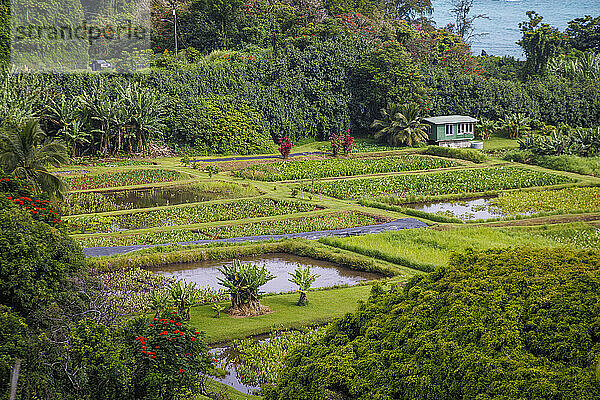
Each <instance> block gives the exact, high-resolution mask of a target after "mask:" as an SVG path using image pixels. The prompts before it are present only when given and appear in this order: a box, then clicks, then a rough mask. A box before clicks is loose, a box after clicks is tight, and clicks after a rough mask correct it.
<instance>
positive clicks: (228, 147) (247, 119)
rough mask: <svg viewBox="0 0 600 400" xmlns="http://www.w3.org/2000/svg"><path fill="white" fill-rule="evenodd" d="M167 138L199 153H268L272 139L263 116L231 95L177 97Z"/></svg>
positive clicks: (169, 121) (169, 122)
mask: <svg viewBox="0 0 600 400" xmlns="http://www.w3.org/2000/svg"><path fill="white" fill-rule="evenodd" d="M168 125H169V127H170V136H169V137H168V140H169V141H171V142H174V143H179V144H187V145H190V146H193V147H194V152H195V153H197V154H257V153H269V152H271V151H272V149H273V140H272V137H271V131H270V128H269V124H268V123H267V122H266V121H265V118H264V116H263V115H262V114H261V113H260V112H258V111H256V110H254V109H252V108H251V107H250V106H249V105H248V104H247V103H246V102H244V101H242V100H236V99H235V98H233V97H231V96H213V97H207V98H199V97H185V98H181V99H176V100H174V104H173V106H172V111H171V113H170V116H169V120H168Z"/></svg>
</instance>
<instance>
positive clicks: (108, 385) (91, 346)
mask: <svg viewBox="0 0 600 400" xmlns="http://www.w3.org/2000/svg"><path fill="white" fill-rule="evenodd" d="M120 344H121V343H120V338H119V337H118V335H117V334H116V333H115V332H113V331H111V329H110V328H108V327H107V326H105V325H102V324H98V323H96V322H94V321H92V320H89V319H83V320H80V321H78V322H77V323H76V324H74V326H73V327H72V330H71V333H70V335H69V337H68V344H67V345H66V346H65V357H64V358H65V359H67V360H69V361H68V363H67V364H66V365H67V369H73V370H77V373H76V374H72V376H69V377H67V376H61V377H60V378H61V379H60V381H61V382H64V383H66V384H67V385H69V383H70V385H69V386H70V387H69V388H68V389H67V390H66V391H67V392H68V391H74V392H75V393H74V394H75V396H76V398H79V399H90V400H93V399H107V400H108V399H115V400H116V399H122V398H123V397H124V393H127V391H128V387H129V384H130V374H131V371H130V369H129V361H130V360H127V359H126V358H125V357H124V354H122V352H121V350H122V348H121V346H120ZM61 372H62V371H61ZM67 382H68V383H67Z"/></svg>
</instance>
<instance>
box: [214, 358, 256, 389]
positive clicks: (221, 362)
mask: <svg viewBox="0 0 600 400" xmlns="http://www.w3.org/2000/svg"><path fill="white" fill-rule="evenodd" d="M209 352H210V354H212V356H213V357H214V359H215V360H217V365H218V367H219V368H221V369H224V370H225V371H227V372H228V374H227V375H225V376H223V377H213V376H211V377H210V378H211V379H214V380H215V381H217V382H221V383H224V384H225V385H228V386H231V387H232V388H234V389H235V390H237V391H239V392H242V393H245V394H254V393H255V391H257V390H259V389H260V386H255V385H253V384H250V383H248V382H244V381H243V380H242V379H241V378H240V376H239V374H238V372H237V370H236V368H235V362H236V357H237V354H236V352H235V351H234V350H233V349H232V348H231V347H230V346H221V347H213V348H212V349H209Z"/></svg>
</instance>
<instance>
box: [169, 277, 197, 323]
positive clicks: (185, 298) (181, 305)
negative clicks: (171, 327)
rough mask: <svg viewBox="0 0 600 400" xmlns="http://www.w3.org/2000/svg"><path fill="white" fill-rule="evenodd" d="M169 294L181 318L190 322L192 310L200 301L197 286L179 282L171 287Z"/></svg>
mask: <svg viewBox="0 0 600 400" xmlns="http://www.w3.org/2000/svg"><path fill="white" fill-rule="evenodd" d="M169 294H170V295H171V301H172V302H173V305H174V306H175V308H176V309H177V312H178V313H179V315H180V316H181V318H183V319H185V320H187V321H189V320H190V308H192V306H193V305H195V304H196V303H198V301H199V298H198V293H197V291H196V284H195V283H191V282H190V283H188V282H185V281H177V282H175V283H174V284H172V285H171V286H170V287H169Z"/></svg>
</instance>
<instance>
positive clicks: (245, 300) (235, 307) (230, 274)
mask: <svg viewBox="0 0 600 400" xmlns="http://www.w3.org/2000/svg"><path fill="white" fill-rule="evenodd" d="M219 272H221V273H222V274H223V277H222V278H217V280H218V282H219V284H220V285H221V286H223V287H225V288H226V289H227V291H228V292H229V295H230V296H231V308H232V312H234V313H241V314H244V315H253V314H258V313H260V311H261V305H260V295H261V293H260V292H259V288H260V287H261V286H263V285H264V284H265V283H267V282H268V281H270V280H271V279H274V278H275V277H274V276H273V275H271V274H270V273H269V271H267V268H266V267H265V266H262V267H259V266H258V265H255V264H242V262H241V261H240V260H235V261H234V262H233V264H231V265H225V266H224V267H223V268H220V269H219Z"/></svg>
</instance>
